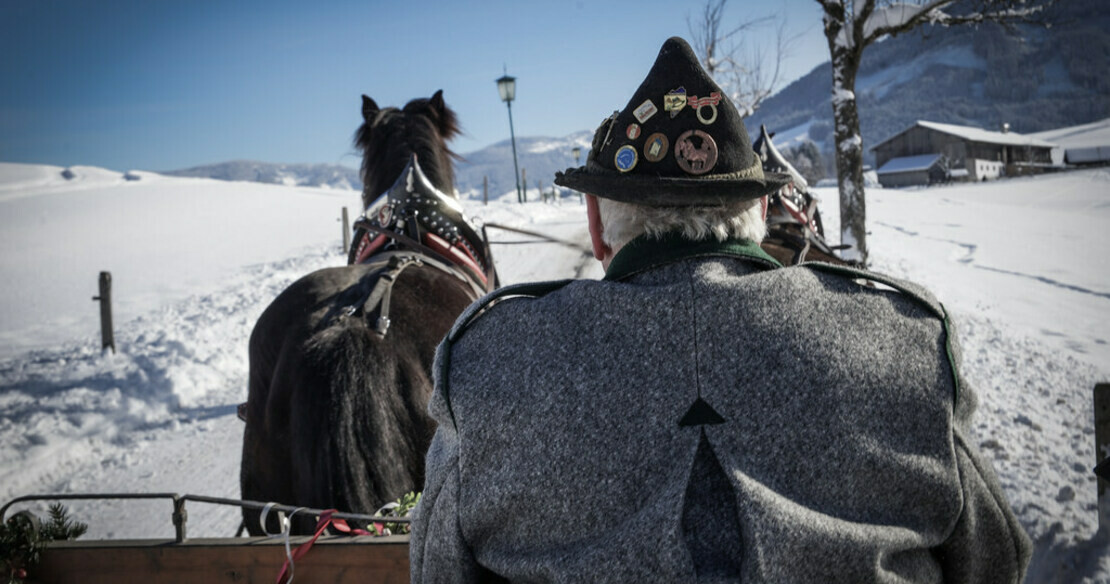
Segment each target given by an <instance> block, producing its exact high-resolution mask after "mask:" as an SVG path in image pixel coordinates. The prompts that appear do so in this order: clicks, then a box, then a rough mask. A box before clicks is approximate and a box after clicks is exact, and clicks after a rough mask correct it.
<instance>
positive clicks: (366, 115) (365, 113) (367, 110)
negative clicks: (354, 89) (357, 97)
mask: <svg viewBox="0 0 1110 584" xmlns="http://www.w3.org/2000/svg"><path fill="white" fill-rule="evenodd" d="M380 109H381V108H379V107H378V104H377V103H375V102H374V100H372V99H370V97H369V96H368V95H366V94H365V93H364V94H362V119H364V120H366V121H367V122H372V121H374V116H376V115H378V111H379V110H380Z"/></svg>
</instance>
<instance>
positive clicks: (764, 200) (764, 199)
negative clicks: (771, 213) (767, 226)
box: [759, 195, 768, 221]
mask: <svg viewBox="0 0 1110 584" xmlns="http://www.w3.org/2000/svg"><path fill="white" fill-rule="evenodd" d="M767 199H768V195H763V196H762V197H760V198H759V205H760V206H761V207H763V220H764V221H766V220H767Z"/></svg>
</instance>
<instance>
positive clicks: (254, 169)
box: [161, 160, 362, 190]
mask: <svg viewBox="0 0 1110 584" xmlns="http://www.w3.org/2000/svg"><path fill="white" fill-rule="evenodd" d="M161 174H164V175H167V176H189V177H203V178H214V179H218V180H229V181H249V182H260V183H267V184H278V185H289V186H307V187H326V188H333V189H347V190H362V180H361V179H360V178H359V175H358V171H357V170H355V169H353V168H349V167H346V166H340V165H338V164H280V163H271V162H259V161H256V160H232V161H229V162H220V163H216V164H206V165H203V166H194V167H193V168H186V169H183V170H171V171H169V172H162V173H161Z"/></svg>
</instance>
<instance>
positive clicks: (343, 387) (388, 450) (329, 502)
mask: <svg viewBox="0 0 1110 584" xmlns="http://www.w3.org/2000/svg"><path fill="white" fill-rule="evenodd" d="M369 320H371V319H368V318H367V317H366V315H357V316H350V317H346V318H341V319H340V320H339V321H338V322H336V323H335V324H333V325H331V326H329V327H327V328H325V329H324V330H322V331H320V332H319V333H317V334H316V335H314V336H313V337H312V338H311V339H310V340H309V342H308V343H307V345H306V347H305V348H306V354H305V357H306V362H307V364H308V366H309V367H311V368H312V369H315V370H316V371H317V372H318V376H317V379H319V380H320V387H319V388H318V391H322V392H324V393H325V394H326V395H324V396H320V395H318V396H315V398H314V399H313V401H314V402H315V403H316V404H318V405H321V406H323V405H325V404H326V408H324V409H323V411H319V414H320V415H319V416H317V420H316V422H315V423H317V424H323V423H326V424H327V428H326V429H324V431H323V432H322V436H323V437H322V438H321V440H320V443H319V444H318V445H317V449H316V450H317V453H318V458H317V460H316V461H315V464H312V465H310V466H313V467H316V468H317V469H318V471H317V472H319V473H322V474H323V476H322V477H315V478H312V477H306V480H305V483H304V484H306V485H316V486H315V487H310V488H315V489H321V490H325V491H326V492H317V493H314V494H313V496H312V497H311V499H312V500H319V501H321V505H322V506H324V507H325V508H329V507H334V508H336V509H339V510H341V511H351V512H355V513H373V511H374V510H376V509H378V508H379V507H380V506H381V505H383V504H385V503H387V502H389V501H392V500H394V499H396V498H398V497H400V496H402V495H404V494H405V493H407V492H409V491H414V490H420V489H421V487H422V485H423V476H424V453H425V451H426V450H427V447H428V444H429V443H430V440H431V434H432V432H433V431H434V430H433V429H432V422H431V419H430V417H429V416H428V414H427V412H426V407H427V396H426V395H423V393H425V392H424V391H422V390H421V388H426V387H431V380H430V379H429V378H428V375H427V373H425V371H424V367H423V366H422V365H421V364H420V363H419V359H418V358H417V356H416V355H417V353H416V350H415V348H413V347H408V346H406V345H407V344H408V343H406V341H405V339H404V338H402V335H389V336H388V337H386V338H382V337H380V336H379V335H378V334H377V333H376V332H375V331H374V328H373V326H372V325H371V324H370V322H368V321H369ZM318 430H319V429H318ZM414 479H415V480H414Z"/></svg>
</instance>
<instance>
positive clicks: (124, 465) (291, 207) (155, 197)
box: [0, 164, 1110, 583]
mask: <svg viewBox="0 0 1110 584" xmlns="http://www.w3.org/2000/svg"><path fill="white" fill-rule="evenodd" d="M62 170H63V169H61V168H58V167H44V166H29V165H12V164H4V165H0V225H2V229H0V234H2V235H0V237H2V241H3V248H2V249H3V253H2V254H0V258H2V260H0V261H2V263H0V266H3V274H4V276H5V277H4V278H3V282H2V283H0V286H2V288H0V290H2V291H3V293H4V294H5V298H6V299H7V300H6V302H5V303H4V306H3V308H2V310H0V339H2V340H3V341H2V343H0V502H6V501H8V500H10V499H11V498H13V497H16V496H19V495H25V494H30V493H77V492H177V493H192V494H202V495H209V496H215V497H229V498H236V497H237V496H238V492H239V487H238V477H239V458H240V443H241V440H242V423H241V422H240V421H239V420H238V419H237V418H236V416H235V406H236V405H237V404H238V403H240V402H241V401H242V400H243V399H245V397H246V373H247V357H246V346H247V339H248V336H249V334H250V330H251V327H252V326H253V324H254V321H255V320H256V319H257V317H258V315H259V314H260V313H261V311H262V310H263V309H264V308H265V306H266V305H267V303H268V302H270V301H271V300H272V299H273V298H274V297H275V296H276V295H277V294H278V293H279V292H280V291H281V290H282V289H283V288H284V287H285V286H287V285H288V284H289V283H291V282H292V281H293V280H294V279H296V278H298V277H300V276H302V275H304V274H306V273H308V272H310V271H312V270H314V269H318V268H321V267H325V266H334V265H341V264H343V263H344V258H343V255H342V254H341V252H340V250H339V246H340V236H341V232H340V226H339V224H338V222H337V218H338V217H339V214H340V208H341V207H342V206H344V205H346V206H348V207H350V208H351V209H352V211H354V210H355V209H357V205H358V194H357V193H337V192H336V191H331V190H323V189H308V188H302V187H289V186H281V185H260V184H250V183H224V182H220V181H212V180H205V179H190V178H173V177H163V176H159V175H155V174H151V173H141V180H138V181H127V180H124V178H123V176H122V175H121V174H119V173H116V172H113V171H106V170H102V169H90V168H81V167H78V168H76V169H75V170H74V173H75V178H74V179H72V180H65V179H63V178H61V176H60V175H61V171H62ZM813 190H814V191H816V194H817V195H818V196H819V197H820V198H821V200H822V209H821V211H822V217H823V219H824V222H825V228H826V230H827V231H828V232H829V233H837V232H839V228H840V226H839V220H838V216H839V213H838V208H837V200H838V196H837V193H836V190H835V188H831V189H823V188H820V187H818V188H815V189H813ZM515 199H516V194H515V192H510V193H506V194H505V195H504V196H502V197H500V198H498V199H496V200H493V201H491V202H490V204H489V205H488V206H483V205H482V204H481V202H480V201H473V200H467V201H464V206H465V207H466V209H467V212H468V213H469V214H470V215H471V216H473V217H475V218H476V219H477V220H481V221H486V222H496V223H501V224H507V225H513V226H518V227H524V228H528V229H532V230H535V231H541V232H544V233H548V234H551V235H553V236H556V237H560V238H563V239H568V240H573V241H578V242H581V243H582V244H583V245H588V236H587V229H586V222H585V213H584V206H583V205H582V204H581V203H580V202H579V199H578V198H577V197H567V198H564V199H561V200H560V201H559V203H558V204H542V203H529V204H526V205H519V204H517V203H516V202H515ZM867 213H868V223H867V226H868V230H869V240H868V244H869V249H870V254H871V260H872V262H873V265H874V267H875V268H876V269H878V270H879V271H883V272H886V273H889V274H891V275H893V276H896V277H902V278H907V279H910V280H914V281H917V282H919V283H921V284H924V285H925V286H927V287H929V288H930V289H931V290H932V291H933V292H934V293H935V294H936V295H937V296H938V297H939V298H940V300H941V301H942V302H944V303H945V305H946V307H947V308H948V310H949V312H950V313H951V314H952V317H953V319H954V321H955V322H956V326H957V330H958V332H959V334H960V340H961V343H962V345H963V350H964V364H963V371H964V373H965V375H966V376H967V378H968V380H969V382H970V383H971V384H973V385H974V386H975V388H976V389H977V391H978V393H979V398H980V399H979V402H980V403H979V410H978V414H977V418H976V426H975V428H974V432H975V434H976V439H977V441H978V444H979V445H980V447H981V449H982V450H983V453H984V455H985V456H986V457H987V458H989V459H990V460H991V461H992V463H993V464H994V466H995V468H996V469H997V471H998V474H999V476H1000V479H1001V483H1002V485H1003V488H1004V490H1005V492H1006V495H1007V497H1008V498H1009V500H1010V502H1011V504H1012V506H1013V507H1014V509H1015V511H1016V513H1017V514H1018V517H1019V519H1020V520H1021V523H1022V525H1023V526H1024V528H1025V529H1026V530H1027V531H1028V532H1029V534H1030V536H1031V537H1032V538H1033V540H1034V541H1035V542H1036V545H1037V556H1036V559H1035V560H1034V564H1033V567H1032V569H1031V572H1030V577H1029V579H1028V581H1029V582H1031V583H1039V582H1049V581H1068V582H1110V553H1108V552H1110V549H1108V547H1107V546H1108V544H1107V540H1106V539H1105V538H1103V539H1099V538H1096V537H1095V534H1096V529H1097V515H1096V511H1095V509H1096V502H1095V482H1094V476H1093V474H1092V473H1091V471H1090V469H1091V468H1092V467H1093V466H1094V464H1095V452H1094V427H1093V408H1092V403H1091V390H1092V388H1093V386H1094V384H1095V383H1096V382H1099V381H1106V380H1108V379H1110V344H1108V343H1107V331H1108V330H1110V278H1108V277H1107V276H1108V272H1110V267H1108V265H1107V263H1106V260H1105V259H1104V258H1105V257H1106V256H1107V253H1108V252H1110V234H1108V233H1107V230H1106V229H1105V226H1106V225H1107V223H1108V221H1110V170H1107V169H1095V170H1083V171H1075V172H1063V173H1056V174H1051V175H1043V176H1038V177H1029V178H1022V179H1010V180H999V181H993V182H988V183H976V184H956V185H949V186H944V187H935V188H928V189H924V188H923V189H910V190H889V191H887V190H883V189H876V188H869V189H868V191H867ZM356 214H357V213H356ZM491 235H492V236H493V237H494V238H495V240H497V241H521V240H525V239H528V238H527V237H524V236H519V235H515V234H511V233H507V232H501V231H496V230H491ZM493 253H494V257H495V260H496V262H497V266H498V268H499V270H500V272H501V275H502V279H503V283H505V284H511V283H515V282H521V281H526V280H537V279H551V278H563V277H588V278H597V277H600V275H601V271H600V268H599V267H598V266H597V263H596V262H595V261H594V260H592V259H591V257H590V256H589V255H587V254H584V253H583V252H582V251H581V250H575V249H572V248H568V247H562V246H558V245H554V244H549V243H532V244H523V245H498V246H495V247H494V250H493ZM540 258H542V261H537V260H539V259H540ZM100 270H111V271H112V274H113V279H114V282H115V285H116V288H115V289H114V291H113V295H114V297H115V302H116V306H115V317H116V343H117V347H118V352H117V353H115V354H112V353H110V352H109V353H103V352H101V351H100V347H99V325H98V322H97V310H96V304H95V303H93V302H91V301H90V297H91V296H93V295H95V294H96V276H97V273H98V272H99V271H100ZM67 507H68V508H69V509H70V511H71V514H72V515H73V516H74V518H76V519H78V520H80V521H84V522H86V523H89V524H90V532H89V534H88V535H87V536H86V538H104V537H113V538H134V537H171V536H172V534H173V525H172V523H171V522H170V510H171V507H170V503H169V502H168V501H159V502H154V503H143V504H139V505H134V504H130V503H129V504H127V505H124V504H122V503H118V502H80V501H70V502H67ZM238 518H239V514H238V512H237V510H235V509H231V508H224V507H218V506H212V505H199V504H196V505H194V504H192V503H190V513H189V534H190V536H195V537H203V536H230V535H232V534H233V533H234V531H235V528H236V526H237V525H238Z"/></svg>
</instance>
